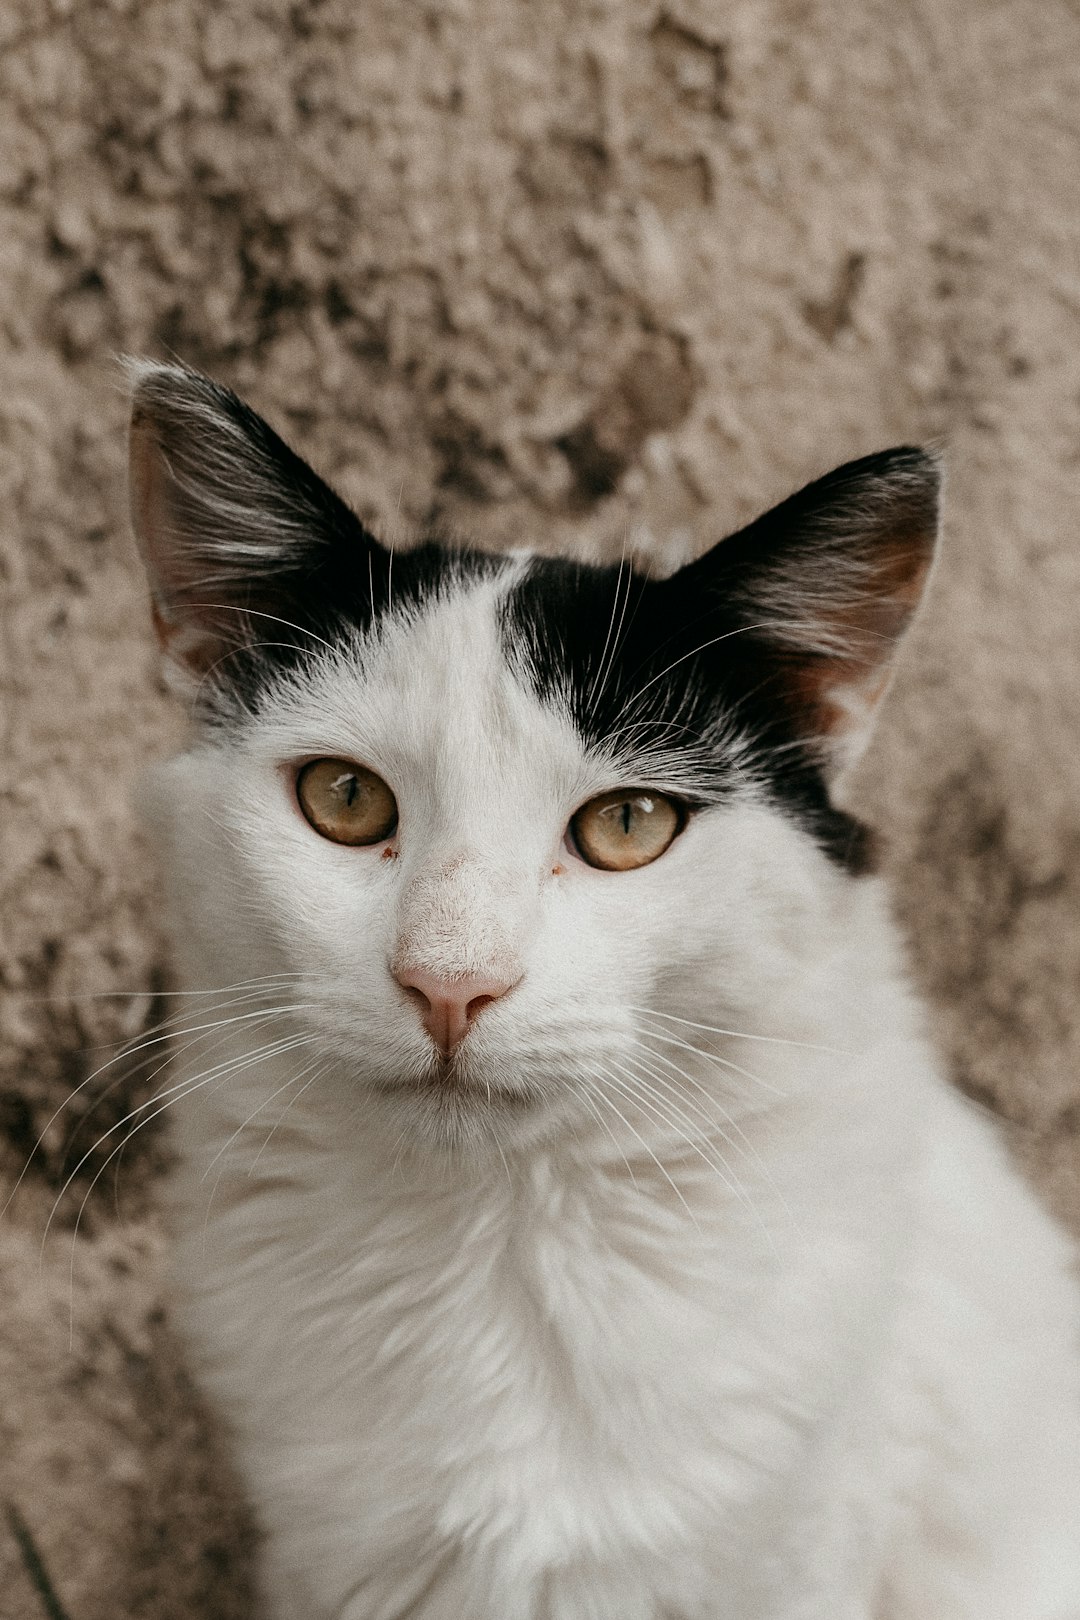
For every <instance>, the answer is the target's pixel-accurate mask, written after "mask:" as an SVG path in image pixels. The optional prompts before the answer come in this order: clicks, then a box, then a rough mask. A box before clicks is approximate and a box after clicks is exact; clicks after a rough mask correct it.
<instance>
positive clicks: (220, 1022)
mask: <svg viewBox="0 0 1080 1620" xmlns="http://www.w3.org/2000/svg"><path fill="white" fill-rule="evenodd" d="M261 993H262V992H253V993H252V994H253V995H255V994H261ZM247 999H249V996H248V995H244V996H241V997H238V998H236V1000H228V1001H225V1002H223V1003H221V1004H220V1005H221V1006H224V1007H228V1006H235V1005H238V1004H241V1003H242V1002H243V1001H245V1000H247ZM313 1005H314V1003H311V1002H297V1003H294V1004H293V1005H292V1006H290V1007H286V1008H278V1009H273V1010H274V1011H286V1012H297V1011H301V1010H303V1009H304V1008H307V1007H310V1006H313ZM266 1012H267V1010H266V1009H264V1008H257V1009H256V1010H255V1011H254V1012H248V1013H241V1014H238V1015H236V1016H235V1017H233V1018H231V1019H230V1018H227V1019H212V1020H211V1021H209V1022H208V1023H205V1024H194V1025H189V1026H188V1027H187V1028H186V1029H180V1030H177V1029H175V1028H172V1029H169V1028H166V1027H165V1026H167V1025H170V1024H175V1022H176V1017H175V1016H174V1017H173V1018H170V1019H163V1020H162V1021H161V1023H160V1024H158V1025H156V1026H154V1028H156V1029H157V1030H163V1031H164V1032H163V1033H158V1034H154V1035H150V1036H148V1037H145V1038H140V1039H139V1040H138V1041H137V1042H136V1043H135V1044H134V1045H132V1044H131V1042H130V1041H128V1042H125V1043H124V1045H123V1047H122V1048H121V1050H120V1051H119V1052H116V1053H114V1054H113V1056H112V1057H110V1058H109V1059H108V1060H107V1061H106V1062H104V1063H101V1064H99V1065H98V1067H97V1068H96V1069H94V1070H92V1071H91V1073H90V1074H88V1075H87V1076H86V1077H85V1079H83V1080H80V1082H79V1084H78V1085H77V1086H75V1087H74V1088H73V1090H72V1091H71V1092H69V1093H68V1095H67V1096H66V1097H65V1098H64V1100H63V1101H62V1102H61V1103H60V1105H59V1107H58V1108H56V1109H54V1110H53V1113H52V1114H51V1115H50V1116H49V1118H48V1119H47V1120H46V1122H45V1124H44V1125H43V1126H42V1128H41V1130H40V1132H39V1133H38V1136H37V1139H36V1140H35V1142H34V1145H33V1147H32V1148H31V1149H30V1152H29V1153H28V1154H27V1157H26V1162H25V1163H24V1165H23V1167H22V1169H21V1170H20V1171H19V1174H18V1176H17V1177H16V1179H15V1184H14V1186H13V1187H12V1189H11V1191H10V1192H9V1194H8V1196H7V1198H6V1199H5V1200H4V1203H3V1204H2V1205H0V1220H2V1219H3V1217H4V1216H5V1215H6V1214H7V1211H8V1209H9V1208H10V1206H11V1203H12V1200H13V1199H14V1197H15V1195H16V1193H17V1192H18V1190H19V1188H20V1187H21V1186H22V1184H23V1181H24V1180H25V1178H26V1175H27V1173H28V1172H29V1170H30V1166H31V1164H32V1163H33V1159H34V1155H35V1154H36V1153H37V1152H38V1151H39V1149H40V1148H41V1147H42V1145H43V1144H44V1142H45V1140H46V1137H47V1136H48V1134H49V1131H50V1130H51V1129H52V1127H53V1126H54V1125H55V1123H56V1121H57V1120H58V1119H59V1118H60V1116H61V1114H62V1113H63V1112H64V1110H65V1109H66V1108H69V1107H70V1106H71V1104H72V1102H73V1100H74V1099H75V1098H76V1097H78V1096H79V1094H80V1093H81V1092H83V1091H85V1090H86V1088H87V1086H89V1085H92V1083H93V1082H94V1081H95V1080H97V1079H98V1078H99V1077H100V1076H101V1075H103V1074H105V1073H106V1072H107V1071H108V1070H109V1069H110V1068H112V1067H113V1065H114V1064H117V1063H122V1062H126V1061H127V1060H128V1059H130V1058H133V1057H135V1056H136V1055H137V1054H138V1053H139V1052H142V1051H145V1050H147V1049H148V1048H149V1047H151V1046H161V1045H163V1044H164V1043H165V1042H166V1041H171V1040H175V1039H176V1038H177V1036H181V1037H182V1036H186V1035H193V1036H196V1037H197V1036H198V1033H199V1032H200V1031H210V1030H216V1029H221V1028H223V1027H224V1026H225V1025H227V1024H231V1023H241V1022H243V1021H244V1020H245V1019H251V1018H258V1017H265V1016H266ZM176 1016H179V1015H176ZM188 1044H193V1043H188ZM186 1049H187V1048H186V1047H185V1048H183V1050H186ZM150 1061H152V1059H151V1060H150ZM140 1066H141V1065H140ZM163 1067H164V1065H163ZM133 1072H136V1071H133ZM155 1073H160V1070H157V1071H155ZM126 1077H127V1076H126V1074H125V1075H122V1076H121V1081H122V1080H123V1079H125V1078H126ZM151 1078H153V1076H151ZM118 1083H119V1082H118ZM112 1090H113V1087H112V1086H110V1087H108V1088H107V1090H106V1091H105V1092H104V1093H103V1096H107V1095H109V1093H110V1092H111V1091H112Z"/></svg>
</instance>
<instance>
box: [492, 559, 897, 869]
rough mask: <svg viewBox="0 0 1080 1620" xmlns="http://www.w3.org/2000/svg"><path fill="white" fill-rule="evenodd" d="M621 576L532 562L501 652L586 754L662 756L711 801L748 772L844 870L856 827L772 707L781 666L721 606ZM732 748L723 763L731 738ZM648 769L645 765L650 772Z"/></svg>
mask: <svg viewBox="0 0 1080 1620" xmlns="http://www.w3.org/2000/svg"><path fill="white" fill-rule="evenodd" d="M686 581H687V575H685V574H684V575H675V576H674V578H672V579H670V580H649V579H647V578H645V577H643V576H642V575H640V574H636V573H634V572H632V571H631V570H630V569H629V568H627V567H623V568H616V567H606V568H598V567H591V566H588V565H586V564H578V563H572V562H565V561H556V560H537V561H534V562H533V563H532V564H531V565H530V568H529V572H528V574H527V575H526V576H525V577H524V578H523V579H522V580H520V581H519V582H518V583H517V584H516V585H515V586H514V587H513V588H512V590H511V591H510V593H509V595H508V597H507V600H506V602H505V605H504V609H503V638H504V645H505V648H506V653H507V657H508V658H509V660H510V661H511V663H512V664H513V665H514V667H515V668H516V669H517V670H518V672H519V674H521V675H522V676H523V677H524V678H525V679H526V680H528V682H529V683H530V685H531V686H532V687H533V689H534V690H535V691H536V693H537V695H538V696H539V697H540V699H541V700H542V701H543V702H545V703H548V704H551V705H554V706H557V707H559V708H561V709H563V710H565V711H566V712H568V713H569V716H570V718H571V720H572V721H573V724H574V726H575V727H576V729H577V731H578V732H579V733H580V735H581V737H582V738H583V740H584V742H585V743H586V745H587V746H593V747H595V748H597V749H609V748H615V749H617V750H618V753H619V755H620V756H621V757H622V758H625V759H627V760H628V762H632V761H635V760H640V764H641V768H642V770H643V773H645V772H648V770H649V765H650V759H652V760H654V761H655V759H656V758H657V756H658V755H660V754H663V755H666V756H668V758H669V759H671V760H672V761H673V762H674V763H675V765H676V768H680V770H684V771H685V772H686V773H687V775H688V776H689V777H690V778H691V779H693V780H695V781H696V782H699V783H700V784H701V788H702V794H703V797H706V798H708V799H716V800H719V799H722V798H724V797H726V796H727V795H728V794H730V793H731V792H733V791H735V790H736V789H737V788H738V786H739V784H740V782H745V781H746V779H747V777H748V776H749V777H750V778H751V779H752V780H753V781H754V782H756V783H758V784H760V785H761V786H763V787H764V788H765V790H766V791H767V792H768V793H769V794H770V796H771V797H772V798H773V799H774V801H775V802H776V803H777V804H778V805H780V806H782V807H784V808H785V809H786V810H788V811H789V812H790V813H791V814H792V815H793V816H794V817H795V818H796V819H797V820H798V822H799V824H800V825H801V826H803V827H804V828H805V829H806V830H807V831H809V832H810V833H811V834H812V836H813V837H814V838H815V839H816V840H817V842H818V843H819V844H820V846H821V848H822V849H824V850H825V851H826V853H827V854H828V855H829V856H830V857H831V858H832V859H834V860H835V861H837V862H838V863H839V864H841V865H843V866H844V867H845V868H847V869H848V870H850V871H853V872H854V871H860V870H863V869H864V863H865V856H866V850H867V840H866V833H865V829H864V828H863V827H862V826H861V825H860V824H859V823H858V822H857V821H855V820H854V819H853V818H852V817H850V816H848V815H845V814H844V813H843V812H842V811H839V810H837V809H835V808H834V806H833V805H832V804H830V802H829V798H828V793H827V790H826V786H825V782H824V778H823V776H822V772H821V768H820V762H819V760H818V758H817V757H816V754H815V752H814V748H813V744H812V742H811V741H810V740H808V739H807V738H806V737H805V735H804V734H803V733H802V732H801V731H800V729H799V727H798V726H797V724H796V716H795V714H794V713H793V711H792V710H791V707H790V705H789V704H787V703H786V702H785V701H784V696H783V689H784V688H783V682H782V681H781V680H780V679H779V678H778V677H779V675H780V662H779V660H778V658H777V656H776V653H775V649H772V648H770V647H769V646H768V645H767V644H766V643H765V642H764V641H763V640H762V639H761V638H760V637H758V636H756V635H755V634H754V632H753V630H752V629H748V627H747V625H746V621H745V616H742V617H740V614H739V611H738V609H737V607H736V606H735V605H734V603H732V604H731V605H729V606H725V604H724V602H723V600H722V599H721V600H719V601H718V600H717V598H716V596H715V595H710V597H709V599H708V600H705V599H704V598H703V597H702V596H701V594H700V593H697V596H696V599H695V592H694V590H693V588H692V587H691V588H688V587H687V583H686ZM733 735H734V736H737V737H738V738H739V739H740V741H741V742H742V743H743V744H744V745H745V751H744V752H740V753H739V755H738V757H736V754H735V751H734V750H733V749H732V747H731V738H732V736H733ZM654 768H655V767H654Z"/></svg>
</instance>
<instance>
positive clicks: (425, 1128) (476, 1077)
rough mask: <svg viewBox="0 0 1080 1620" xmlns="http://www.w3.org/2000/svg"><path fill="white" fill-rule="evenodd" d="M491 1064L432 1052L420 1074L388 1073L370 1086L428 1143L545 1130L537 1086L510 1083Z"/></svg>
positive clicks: (514, 1136) (504, 1139) (546, 1111)
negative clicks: (391, 1075) (497, 1076)
mask: <svg viewBox="0 0 1080 1620" xmlns="http://www.w3.org/2000/svg"><path fill="white" fill-rule="evenodd" d="M486 1069H487V1065H486V1064H478V1063H476V1062H475V1061H472V1062H470V1061H467V1060H466V1059H465V1058H464V1057H463V1056H462V1055H461V1054H455V1055H454V1056H452V1057H450V1058H441V1057H433V1058H432V1061H431V1063H430V1064H428V1065H427V1066H426V1067H425V1068H424V1070H423V1071H422V1072H420V1073H419V1074H411V1075H404V1076H402V1077H400V1078H396V1077H395V1078H387V1077H383V1078H380V1079H378V1080H375V1081H374V1082H372V1083H371V1086H372V1090H373V1091H374V1092H375V1094H376V1095H377V1096H378V1097H380V1098H381V1099H383V1100H384V1101H385V1103H386V1105H387V1106H388V1107H390V1108H391V1109H392V1110H393V1112H394V1114H395V1116H396V1117H397V1119H398V1120H399V1121H400V1122H401V1123H402V1124H405V1125H406V1128H407V1129H409V1130H411V1132H412V1133H414V1134H415V1135H416V1136H417V1137H419V1138H421V1139H423V1140H424V1141H427V1142H431V1143H437V1144H439V1145H442V1146H450V1147H456V1146H467V1145H470V1144H472V1145H479V1144H481V1143H482V1142H484V1141H487V1142H491V1141H492V1140H498V1141H500V1142H507V1141H508V1140H510V1139H517V1138H520V1137H522V1136H533V1135H535V1134H536V1133H537V1132H538V1131H539V1132H541V1133H542V1132H543V1131H544V1129H545V1125H546V1123H547V1116H548V1114H549V1112H550V1110H549V1109H548V1108H546V1107H545V1106H544V1099H543V1098H542V1097H541V1096H540V1094H539V1093H538V1092H537V1091H536V1090H535V1088H533V1087H530V1086H528V1085H517V1086H510V1085H506V1084H505V1083H503V1082H501V1081H499V1080H496V1079H495V1078H494V1077H493V1076H491V1074H490V1073H485V1070H486Z"/></svg>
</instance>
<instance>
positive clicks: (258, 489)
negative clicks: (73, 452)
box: [129, 360, 375, 684]
mask: <svg viewBox="0 0 1080 1620" xmlns="http://www.w3.org/2000/svg"><path fill="white" fill-rule="evenodd" d="M129 374H130V376H131V379H132V382H133V398H132V414H131V438H130V492H131V517H132V526H133V528H134V531H135V537H136V540H137V542H138V545H139V550H140V552H141V554H142V557H143V561H144V563H145V566H146V570H147V574H148V576H149V579H150V588H151V594H152V598H153V610H154V623H155V626H156V628H157V631H158V635H159V638H160V640H161V642H162V645H163V647H164V648H165V651H166V653H167V654H168V657H169V660H170V663H171V665H172V668H173V672H174V674H179V675H180V676H181V678H182V684H187V683H188V682H190V680H191V678H192V677H195V678H197V679H201V678H202V677H203V676H204V675H205V674H206V673H207V672H208V671H209V670H210V669H211V668H213V667H214V665H215V664H216V663H218V662H219V661H220V660H222V659H223V658H226V657H227V656H228V655H229V653H230V652H232V651H235V650H237V649H239V648H243V647H246V646H251V645H252V644H253V643H254V641H255V640H257V638H258V637H259V636H260V635H262V636H264V637H265V636H266V634H267V632H268V631H269V632H270V633H272V632H273V621H274V620H275V619H276V620H278V621H279V622H281V621H283V620H284V619H285V618H287V617H288V616H289V609H290V606H291V598H290V594H289V590H288V585H289V580H290V576H293V577H295V574H296V572H297V571H298V570H306V569H309V568H311V567H312V566H317V562H318V558H319V555H320V554H325V552H326V551H327V549H328V548H330V547H331V546H333V545H334V544H336V543H338V542H341V541H343V540H347V541H349V542H350V543H351V544H353V545H354V546H355V545H356V544H358V543H359V544H361V545H363V546H365V547H369V546H374V545H375V542H374V541H373V540H372V538H371V536H370V535H368V534H367V532H366V531H365V530H364V529H363V526H362V525H361V524H360V522H359V520H358V519H357V518H356V517H354V516H353V514H352V513H351V512H350V511H349V510H348V508H347V507H346V506H345V505H344V503H343V502H342V501H340V500H339V499H338V497H337V496H336V495H335V494H334V493H333V491H332V490H331V489H330V488H329V487H328V486H327V485H326V484H325V483H323V481H322V480H321V479H320V478H319V477H318V476H317V475H316V474H315V473H314V472H313V471H312V470H311V468H310V467H308V466H307V464H306V463H305V462H304V461H302V460H301V459H300V457H299V456H297V455H296V454H295V453H294V452H293V451H292V450H290V449H289V447H288V445H286V444H285V443H284V442H283V441H282V440H281V439H280V438H279V437H278V435H277V434H276V433H275V432H274V431H273V429H272V428H270V427H269V426H268V425H267V423H266V422H264V421H263V420H262V418H261V417H260V416H258V415H256V413H255V412H254V411H252V410H251V409H250V408H249V407H248V406H246V405H245V404H244V403H243V401H242V400H240V399H238V398H237V396H236V395H235V394H234V393H232V392H231V390H229V389H228V388H223V387H222V386H221V385H220V384H218V383H215V382H212V381H211V380H210V379H209V378H208V377H204V376H202V375H201V374H200V373H199V372H196V371H192V370H190V369H188V368H187V367H186V366H179V365H163V364H158V363H156V362H153V361H143V360H140V361H133V362H131V363H130V364H129ZM293 628H294V629H295V628H296V626H293Z"/></svg>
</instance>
